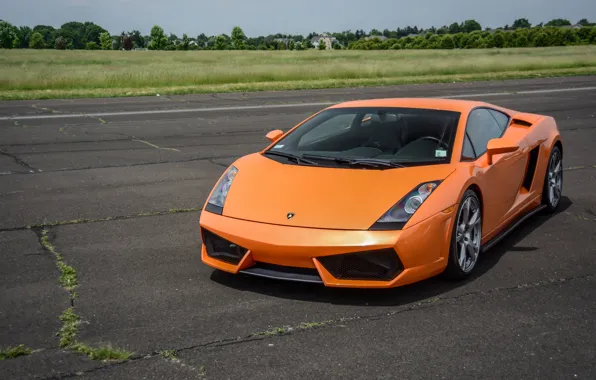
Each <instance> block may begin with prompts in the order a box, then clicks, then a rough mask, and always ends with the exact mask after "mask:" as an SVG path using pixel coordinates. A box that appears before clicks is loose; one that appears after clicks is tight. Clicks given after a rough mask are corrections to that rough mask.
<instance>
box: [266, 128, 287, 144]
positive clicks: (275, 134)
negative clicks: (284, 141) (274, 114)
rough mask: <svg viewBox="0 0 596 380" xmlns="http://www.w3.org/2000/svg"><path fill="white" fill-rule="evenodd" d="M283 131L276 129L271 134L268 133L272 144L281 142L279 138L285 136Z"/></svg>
mask: <svg viewBox="0 0 596 380" xmlns="http://www.w3.org/2000/svg"><path fill="white" fill-rule="evenodd" d="M283 134H284V133H283V131H281V130H279V129H276V130H274V131H271V132H269V133H267V138H268V139H269V141H271V142H276V141H277V140H279V138H280V137H281V136H283Z"/></svg>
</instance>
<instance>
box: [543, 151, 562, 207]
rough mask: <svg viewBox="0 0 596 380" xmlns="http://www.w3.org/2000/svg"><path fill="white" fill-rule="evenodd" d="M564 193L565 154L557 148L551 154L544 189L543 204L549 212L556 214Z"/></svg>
mask: <svg viewBox="0 0 596 380" xmlns="http://www.w3.org/2000/svg"><path fill="white" fill-rule="evenodd" d="M562 192H563V154H562V153H561V149H559V147H558V146H555V147H554V148H553V150H552V151H551V153H550V157H549V160H548V166H547V167H546V174H545V176H544V187H543V189H542V203H543V204H544V205H546V209H547V211H548V212H554V211H555V210H556V209H557V207H558V206H559V202H560V200H561V194H562Z"/></svg>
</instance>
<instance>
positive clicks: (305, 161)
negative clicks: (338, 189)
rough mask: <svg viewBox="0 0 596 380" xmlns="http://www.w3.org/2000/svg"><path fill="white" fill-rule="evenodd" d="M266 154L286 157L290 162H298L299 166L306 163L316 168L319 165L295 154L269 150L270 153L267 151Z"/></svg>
mask: <svg viewBox="0 0 596 380" xmlns="http://www.w3.org/2000/svg"><path fill="white" fill-rule="evenodd" d="M264 154H270V155H272V156H279V157H285V158H288V159H290V160H294V161H296V163H297V164H300V163H305V164H309V165H314V166H316V165H318V164H317V163H316V162H314V161H311V160H307V159H304V158H302V157H300V156H297V155H295V154H291V153H284V152H275V151H270V150H268V151H266V152H265V153H264Z"/></svg>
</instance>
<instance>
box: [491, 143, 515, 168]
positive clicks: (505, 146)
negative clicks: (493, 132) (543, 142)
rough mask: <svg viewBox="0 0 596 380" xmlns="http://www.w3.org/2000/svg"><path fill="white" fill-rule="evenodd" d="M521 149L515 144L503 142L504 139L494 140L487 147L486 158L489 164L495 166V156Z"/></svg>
mask: <svg viewBox="0 0 596 380" xmlns="http://www.w3.org/2000/svg"><path fill="white" fill-rule="evenodd" d="M518 149H519V146H518V145H516V144H515V143H512V142H509V141H506V140H503V139H492V140H490V141H489V142H488V145H487V146H486V156H487V158H488V164H489V165H492V164H493V156H494V155H495V154H504V153H512V152H515V151H517V150H518Z"/></svg>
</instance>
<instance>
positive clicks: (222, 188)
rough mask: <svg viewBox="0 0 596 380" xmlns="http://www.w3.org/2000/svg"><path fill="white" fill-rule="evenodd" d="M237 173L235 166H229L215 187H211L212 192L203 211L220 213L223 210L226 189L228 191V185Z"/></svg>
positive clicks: (230, 184) (226, 193)
mask: <svg viewBox="0 0 596 380" xmlns="http://www.w3.org/2000/svg"><path fill="white" fill-rule="evenodd" d="M237 173H238V169H236V167H235V166H230V168H229V169H228V170H227V171H226V172H225V173H224V175H223V176H222V177H221V179H220V180H219V182H218V183H217V185H216V186H215V189H213V193H211V196H210V197H209V200H208V201H207V207H205V211H209V212H212V213H215V214H221V213H222V212H223V207H224V204H225V203H226V198H227V196H228V191H230V186H232V181H233V180H234V177H236V174H237Z"/></svg>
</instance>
